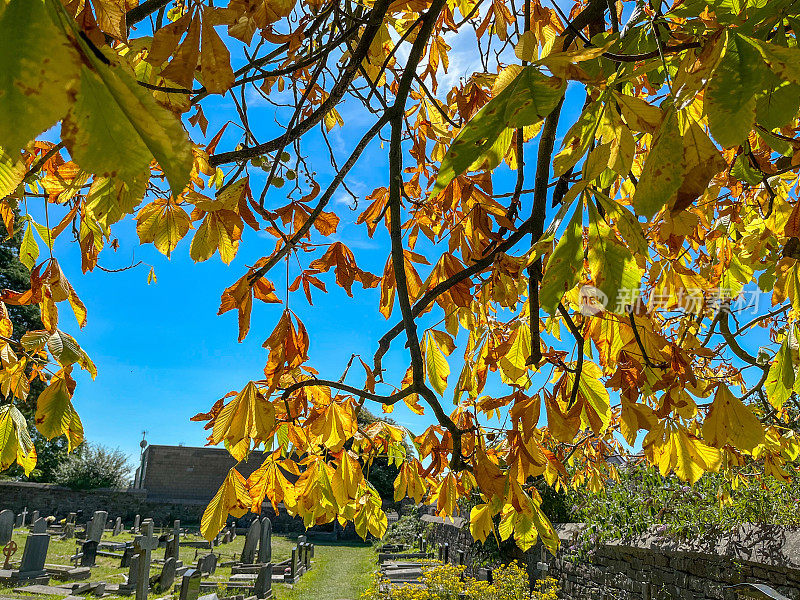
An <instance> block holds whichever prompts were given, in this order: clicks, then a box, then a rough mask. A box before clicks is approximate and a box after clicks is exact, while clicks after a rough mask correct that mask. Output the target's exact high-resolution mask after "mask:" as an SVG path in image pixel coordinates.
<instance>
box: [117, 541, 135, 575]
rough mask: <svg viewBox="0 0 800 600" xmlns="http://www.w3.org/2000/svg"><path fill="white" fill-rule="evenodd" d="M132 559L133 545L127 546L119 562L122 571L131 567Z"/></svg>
mask: <svg viewBox="0 0 800 600" xmlns="http://www.w3.org/2000/svg"><path fill="white" fill-rule="evenodd" d="M131 558H133V544H125V550H123V551H122V558H121V559H120V561H119V567H120V569H124V568H125V567H130V566H131Z"/></svg>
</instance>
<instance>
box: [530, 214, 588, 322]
mask: <svg viewBox="0 0 800 600" xmlns="http://www.w3.org/2000/svg"><path fill="white" fill-rule="evenodd" d="M582 271H583V202H578V204H577V206H576V207H575V212H574V213H573V214H572V219H571V220H570V222H569V223H568V224H567V228H566V230H565V231H564V234H563V235H562V236H561V239H560V240H558V244H557V245H556V247H555V250H553V254H551V255H550V258H549V259H548V261H547V268H546V269H545V272H544V276H543V277H542V284H541V287H540V289H539V306H540V307H541V308H542V309H544V310H545V311H546V312H548V313H549V314H551V315H552V314H555V312H556V307H557V306H558V303H559V302H561V299H562V298H563V297H564V294H565V293H567V292H568V291H569V290H571V289H572V288H574V287H575V286H576V285H577V284H578V282H579V281H580V277H581V272H582ZM531 318H532V319H535V318H536V315H531Z"/></svg>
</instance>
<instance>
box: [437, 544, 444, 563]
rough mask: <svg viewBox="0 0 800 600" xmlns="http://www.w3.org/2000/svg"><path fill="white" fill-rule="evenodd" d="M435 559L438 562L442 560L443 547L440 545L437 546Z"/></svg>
mask: <svg viewBox="0 0 800 600" xmlns="http://www.w3.org/2000/svg"><path fill="white" fill-rule="evenodd" d="M436 558H438V559H439V561H440V562H441V561H442V559H443V558H444V546H443V545H442V544H439V548H438V549H437V554H436Z"/></svg>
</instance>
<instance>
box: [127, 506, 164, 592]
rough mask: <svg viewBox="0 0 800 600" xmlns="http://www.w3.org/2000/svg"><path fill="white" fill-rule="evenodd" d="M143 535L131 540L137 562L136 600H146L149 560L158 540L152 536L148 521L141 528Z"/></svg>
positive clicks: (148, 581) (151, 523) (149, 521)
mask: <svg viewBox="0 0 800 600" xmlns="http://www.w3.org/2000/svg"><path fill="white" fill-rule="evenodd" d="M142 533H143V535H140V536H138V537H137V538H136V539H135V540H133V548H134V550H135V552H136V556H137V557H138V558H139V560H138V561H137V562H138V564H137V567H138V570H137V573H136V600H147V592H148V591H149V590H148V587H149V583H150V558H151V553H152V551H153V550H155V549H156V548H158V538H157V537H154V536H153V521H152V520H150V519H148V520H147V521H145V523H144V526H143V527H142Z"/></svg>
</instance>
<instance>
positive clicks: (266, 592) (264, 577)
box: [253, 563, 272, 600]
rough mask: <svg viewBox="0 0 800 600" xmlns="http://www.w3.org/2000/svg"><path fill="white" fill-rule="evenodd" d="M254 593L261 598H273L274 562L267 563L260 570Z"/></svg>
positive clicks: (261, 599)
mask: <svg viewBox="0 0 800 600" xmlns="http://www.w3.org/2000/svg"><path fill="white" fill-rule="evenodd" d="M253 594H254V595H255V597H256V598H259V600H264V599H266V598H272V563H267V564H265V565H264V566H263V567H261V568H260V569H259V570H258V576H257V577H256V582H255V585H254V586H253Z"/></svg>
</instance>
